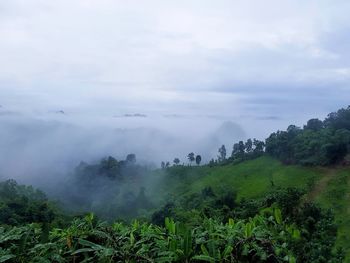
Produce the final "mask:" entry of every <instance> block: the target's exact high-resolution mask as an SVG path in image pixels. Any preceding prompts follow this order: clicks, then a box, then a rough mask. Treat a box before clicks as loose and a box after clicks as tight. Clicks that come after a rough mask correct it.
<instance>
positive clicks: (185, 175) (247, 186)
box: [148, 156, 350, 262]
mask: <svg viewBox="0 0 350 263" xmlns="http://www.w3.org/2000/svg"><path fill="white" fill-rule="evenodd" d="M164 173H165V171H162V170H158V171H156V172H155V173H154V174H153V177H154V178H155V180H154V181H155V182H157V183H154V182H152V183H151V184H150V185H151V186H150V187H148V191H151V192H152V193H153V194H154V195H153V196H154V197H155V198H156V199H157V197H158V198H159V200H160V199H161V198H164V196H168V197H169V200H171V198H172V197H174V198H175V197H178V196H179V195H180V196H181V195H189V194H192V193H199V192H200V191H201V190H202V189H203V188H204V187H207V186H211V187H212V188H213V189H214V190H215V191H217V192H219V191H220V189H222V188H232V189H235V190H236V191H237V192H238V198H239V199H240V198H254V197H259V196H260V195H262V194H264V193H266V192H268V191H271V190H273V189H274V188H277V187H298V188H303V189H308V185H309V184H310V182H312V181H314V182H315V183H314V187H313V190H312V191H311V192H309V193H308V195H306V199H309V200H310V201H315V202H316V203H319V204H320V205H321V206H323V207H325V208H332V209H333V210H334V212H335V216H336V222H337V223H338V225H339V231H338V239H337V245H340V246H342V247H343V248H345V249H346V251H348V252H347V253H348V254H347V261H346V262H350V187H349V185H350V168H332V169H331V168H329V169H326V168H309V167H302V166H294V165H289V166H286V165H283V164H282V163H281V162H279V161H277V160H275V159H273V158H270V157H266V156H265V157H260V158H258V159H255V160H251V161H246V162H243V163H240V164H237V165H224V166H216V167H212V168H211V167H209V166H200V167H191V169H189V168H188V167H182V166H179V167H172V168H170V169H169V170H168V171H167V173H168V174H167V175H165V174H164ZM179 179H180V180H179ZM272 182H273V183H272Z"/></svg>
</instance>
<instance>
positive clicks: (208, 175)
mask: <svg viewBox="0 0 350 263" xmlns="http://www.w3.org/2000/svg"><path fill="white" fill-rule="evenodd" d="M163 173H164V172H162V171H157V172H156V174H155V175H154V176H155V177H158V178H159V180H157V181H158V184H156V185H155V187H154V189H152V191H154V192H155V193H156V194H158V195H159V196H164V194H169V195H179V194H180V195H181V194H191V193H198V192H200V191H201V190H202V189H203V188H204V187H208V186H211V187H212V188H213V189H214V190H216V191H220V189H221V188H227V187H229V188H233V189H235V190H236V191H237V192H238V198H239V199H240V198H254V197H258V196H259V195H262V194H264V193H266V192H267V191H270V190H272V189H273V188H274V187H275V188H276V187H289V186H295V187H300V188H305V187H306V186H307V184H308V182H310V181H312V180H318V179H320V178H321V177H322V176H323V173H324V171H323V170H321V169H316V168H304V167H300V166H286V165H283V164H281V163H280V162H279V161H277V160H275V159H272V158H269V157H260V158H258V159H255V160H251V161H246V162H243V163H240V164H237V165H224V166H215V167H212V168H211V167H209V166H200V167H192V168H191V169H188V168H187V167H181V166H180V167H173V168H171V169H170V170H169V175H166V176H165V175H164V174H163ZM179 179H180V180H179Z"/></svg>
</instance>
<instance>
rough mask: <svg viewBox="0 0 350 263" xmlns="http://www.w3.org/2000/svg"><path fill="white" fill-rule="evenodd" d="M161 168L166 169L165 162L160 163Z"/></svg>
mask: <svg viewBox="0 0 350 263" xmlns="http://www.w3.org/2000/svg"><path fill="white" fill-rule="evenodd" d="M160 167H162V169H165V162H163V161H162V162H161V163H160Z"/></svg>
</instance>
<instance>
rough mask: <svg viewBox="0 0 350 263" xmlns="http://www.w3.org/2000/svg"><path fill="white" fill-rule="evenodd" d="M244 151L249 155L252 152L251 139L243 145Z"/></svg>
mask: <svg viewBox="0 0 350 263" xmlns="http://www.w3.org/2000/svg"><path fill="white" fill-rule="evenodd" d="M244 146H245V150H246V152H247V153H251V152H252V151H253V141H252V139H248V140H247V142H246V143H245V145H244Z"/></svg>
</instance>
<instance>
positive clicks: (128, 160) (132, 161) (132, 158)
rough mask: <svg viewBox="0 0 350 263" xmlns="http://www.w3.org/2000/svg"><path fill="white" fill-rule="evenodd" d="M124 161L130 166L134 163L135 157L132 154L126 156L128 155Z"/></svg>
mask: <svg viewBox="0 0 350 263" xmlns="http://www.w3.org/2000/svg"><path fill="white" fill-rule="evenodd" d="M126 161H127V162H128V163H131V164H134V163H136V155H135V154H133V153H130V154H128V155H127V156H126Z"/></svg>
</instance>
